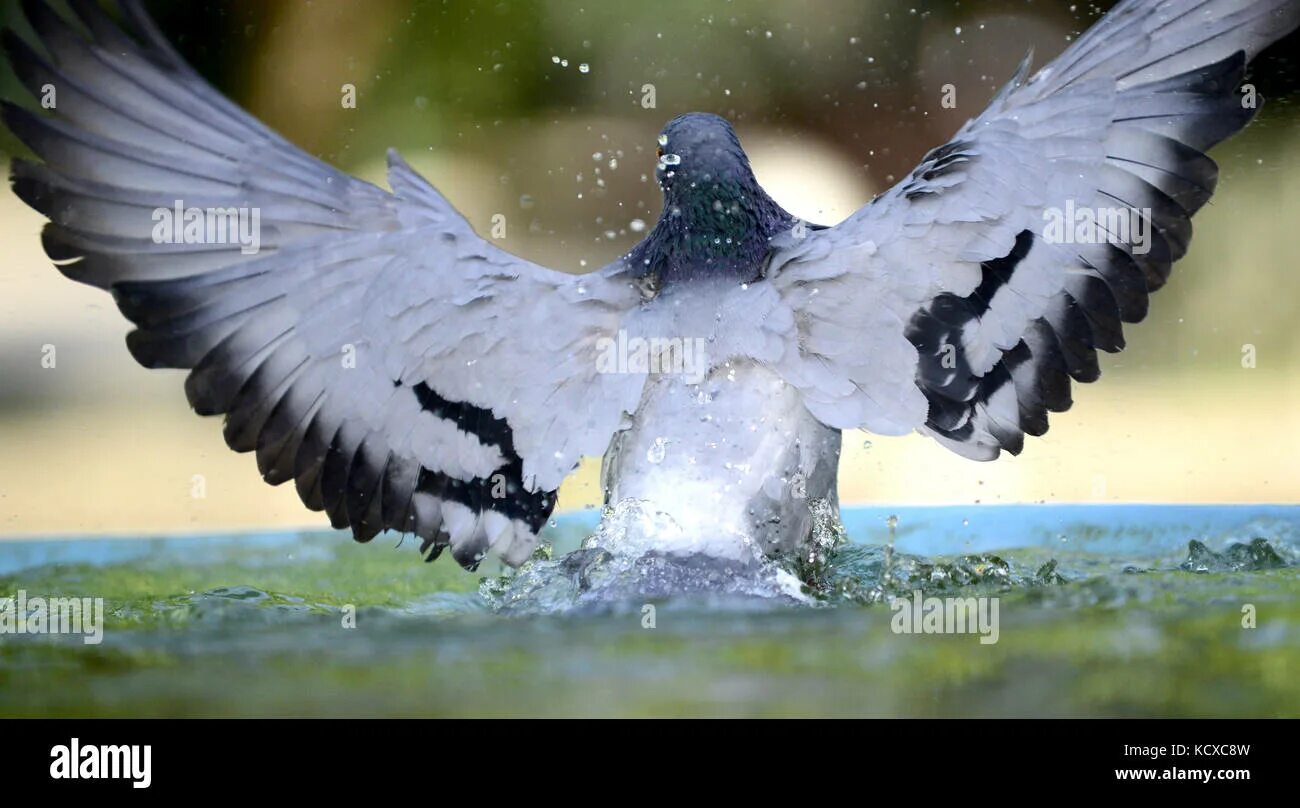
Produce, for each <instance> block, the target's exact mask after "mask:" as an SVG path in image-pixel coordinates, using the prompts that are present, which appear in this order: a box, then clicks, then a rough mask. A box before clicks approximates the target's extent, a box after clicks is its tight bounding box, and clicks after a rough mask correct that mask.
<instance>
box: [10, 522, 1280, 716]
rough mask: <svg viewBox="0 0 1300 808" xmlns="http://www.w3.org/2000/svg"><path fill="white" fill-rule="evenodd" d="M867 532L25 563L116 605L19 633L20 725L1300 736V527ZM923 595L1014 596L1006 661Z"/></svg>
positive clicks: (212, 542)
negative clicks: (795, 552)
mask: <svg viewBox="0 0 1300 808" xmlns="http://www.w3.org/2000/svg"><path fill="white" fill-rule="evenodd" d="M844 516H845V519H844V521H845V526H846V534H847V536H845V537H840V536H838V535H833V534H827V533H826V532H825V531H823V533H822V535H823V537H824V539H825V541H824V542H823V544H822V545H821V546H819V547H817V548H814V552H811V553H810V554H809V555H808V556H807V557H805V558H802V559H799V560H798V561H797V562H794V563H790V564H787V565H784V566H777V565H750V566H745V567H736V568H730V567H728V568H724V567H722V566H719V565H717V564H716V563H715V564H700V563H694V562H684V561H682V560H680V559H674V558H671V557H656V556H650V557H647V558H640V559H636V560H632V559H628V558H625V557H622V556H620V555H618V554H617V553H612V554H611V553H610V552H608V550H607V548H603V547H601V546H600V545H601V544H609V543H610V541H608V540H606V539H607V538H608V537H602V536H601V535H600V534H597V535H595V536H592V532H593V528H594V526H595V523H596V521H597V515H596V514H594V513H581V514H570V515H567V516H564V517H561V518H560V519H559V520H558V521H557V524H556V525H555V527H554V528H552V529H550V530H549V531H548V533H549V539H550V540H551V541H552V542H553V543H554V545H555V549H554V551H553V552H552V555H551V557H550V558H549V559H548V558H544V557H539V558H538V559H537V560H535V561H533V562H531V563H530V564H529V565H528V566H526V567H525V568H523V569H521V570H520V571H519V572H518V573H516V574H514V575H513V576H506V577H502V576H500V575H499V573H500V572H501V571H500V570H491V571H489V572H488V574H487V575H483V574H479V575H469V574H466V573H463V572H461V571H460V570H459V568H457V567H455V565H453V564H445V563H435V564H430V565H426V564H422V563H420V562H419V560H418V555H417V554H416V551H415V547H414V543H412V542H407V543H405V545H403V546H402V547H400V548H398V549H396V550H394V549H392V545H393V544H394V543H395V540H390V541H388V542H387V545H388V546H385V537H380V538H378V539H376V540H375V541H374V542H373V543H372V544H371V545H369V546H361V545H356V544H354V543H353V542H351V541H350V540H348V539H347V538H346V537H344V536H343V535H342V534H336V533H313V534H304V535H298V534H252V535H250V534H243V535H232V536H215V537H202V538H199V537H192V538H165V539H130V540H128V539H104V538H100V539H63V540H46V541H37V540H30V541H29V540H6V541H4V542H0V597H6V596H13V595H15V594H16V592H17V591H18V590H19V589H22V590H24V591H25V592H26V594H27V596H28V597H36V596H41V597H45V596H78V597H85V596H90V597H102V598H104V600H105V628H104V635H103V642H102V643H101V644H98V645H88V644H85V643H84V642H83V640H82V638H81V637H78V636H72V635H64V636H50V635H12V634H5V635H0V714H3V715H47V714H53V715H665V714H670V715H806V714H807V715H920V716H943V715H976V716H1005V715H1014V716H1035V715H1116V716H1128V715H1198V716H1200V715H1209V716H1228V715H1248V716H1277V715H1280V716H1296V715H1298V714H1300V677H1298V676H1297V671H1298V670H1300V668H1297V663H1298V662H1300V601H1298V600H1297V594H1300V573H1298V570H1300V566H1297V562H1300V507H1296V506H1231V507H1225V506H1127V505H1125V506H1119V505H1111V506H1044V505H1038V506H976V507H953V508H888V509H886V508H854V509H848V510H846V511H845V514H844ZM891 516H892V517H894V520H893V527H892V529H891V527H890V522H891V519H890V517H891ZM572 550H579V552H578V553H577V554H573V555H566V553H568V552H569V551H572ZM917 590H920V591H922V593H923V595H924V596H928V597H962V598H967V597H972V598H974V597H986V598H993V597H996V598H997V599H998V601H997V602H998V604H999V609H998V612H997V613H998V616H999V622H1000V626H999V630H998V636H997V642H996V643H992V644H987V643H981V642H980V638H979V636H977V635H975V634H918V633H908V634H903V633H895V631H894V630H892V628H891V626H892V625H893V623H894V618H895V617H896V614H897V612H896V610H895V609H893V608H891V605H890V604H891V599H892V598H893V597H895V596H901V597H904V598H909V597H911V596H912V593H913V592H915V591H917ZM1252 620H1253V626H1254V627H1253V628H1251V627H1244V624H1248V623H1251V621H1252ZM353 626H354V627H353Z"/></svg>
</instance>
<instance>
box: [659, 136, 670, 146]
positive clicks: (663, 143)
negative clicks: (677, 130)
mask: <svg viewBox="0 0 1300 808" xmlns="http://www.w3.org/2000/svg"><path fill="white" fill-rule="evenodd" d="M659 145H660V146H667V145H668V136H667V135H660V136H659Z"/></svg>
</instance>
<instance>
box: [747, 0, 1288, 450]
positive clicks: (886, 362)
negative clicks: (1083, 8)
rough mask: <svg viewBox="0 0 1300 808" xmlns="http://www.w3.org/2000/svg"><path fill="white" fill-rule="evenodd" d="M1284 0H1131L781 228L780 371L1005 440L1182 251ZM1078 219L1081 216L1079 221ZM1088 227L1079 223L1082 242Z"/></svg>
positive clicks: (1082, 372)
mask: <svg viewBox="0 0 1300 808" xmlns="http://www.w3.org/2000/svg"><path fill="white" fill-rule="evenodd" d="M1297 22H1300V3H1297V2H1295V0H1165V1H1164V2H1156V1H1155V0H1125V1H1124V2H1122V3H1120V4H1119V5H1118V6H1116V8H1115V9H1114V10H1113V11H1111V12H1110V14H1108V15H1107V16H1106V17H1104V18H1103V19H1102V20H1100V21H1099V22H1098V23H1097V24H1096V25H1095V26H1094V27H1093V28H1092V29H1090V30H1089V31H1088V32H1087V33H1085V34H1084V35H1083V36H1082V37H1080V38H1079V39H1078V40H1077V41H1076V42H1075V43H1074V44H1073V45H1071V46H1070V47H1069V48H1068V49H1067V50H1066V51H1065V52H1064V53H1063V54H1062V55H1061V56H1060V57H1059V58H1058V59H1056V60H1055V61H1054V62H1052V63H1051V64H1049V65H1048V66H1047V67H1045V68H1043V69H1042V70H1040V71H1039V72H1038V73H1037V74H1035V75H1034V76H1033V77H1032V78H1029V79H1028V80H1025V75H1026V70H1027V65H1022V66H1021V69H1020V71H1019V72H1018V74H1017V76H1016V77H1015V79H1014V80H1013V81H1012V82H1011V84H1010V85H1008V86H1007V87H1006V88H1004V89H1003V90H1002V92H1001V93H1000V94H999V95H998V96H997V97H996V98H995V99H994V100H993V101H992V103H991V104H990V105H989V107H988V109H986V110H985V111H984V112H983V114H981V115H980V116H979V117H978V118H976V119H974V120H972V121H970V122H969V123H967V124H966V125H965V126H964V127H962V129H961V130H960V131H959V132H958V133H957V135H956V136H955V137H954V138H953V139H952V141H951V142H949V143H947V144H946V145H944V146H942V147H940V148H937V149H935V150H933V151H932V152H930V153H929V154H928V155H926V157H925V159H924V160H923V161H922V163H921V165H920V166H918V167H917V168H916V170H915V171H914V172H912V174H911V176H910V177H908V178H906V179H905V180H903V181H902V182H901V183H899V184H898V185H897V186H895V187H894V188H893V189H891V190H890V191H888V192H887V193H885V194H883V195H881V196H880V197H878V198H877V199H876V200H874V201H873V202H872V203H871V204H869V205H867V206H866V207H864V208H862V209H861V210H859V211H858V212H857V213H855V214H854V215H853V216H852V217H850V218H849V219H847V220H846V221H844V222H843V223H841V224H840V225H838V226H836V227H834V228H831V229H829V230H825V231H822V232H813V233H809V234H808V235H807V237H806V238H803V239H799V240H796V239H795V238H794V236H795V235H799V234H797V233H792V234H787V235H786V236H785V237H784V242H783V249H781V250H780V251H778V252H777V254H776V255H775V256H774V258H773V261H772V264H771V267H770V269H769V277H770V278H771V279H772V283H773V285H774V286H775V287H776V289H777V290H778V291H779V293H780V294H781V295H782V297H783V299H784V300H785V302H786V304H787V305H788V306H789V308H790V310H791V313H792V314H793V315H794V316H793V318H792V321H791V324H790V327H789V333H788V334H787V339H788V345H789V349H788V350H787V351H786V352H785V354H784V356H783V357H782V359H781V360H780V362H779V363H778V369H779V370H780V371H781V372H782V373H783V374H784V375H785V377H786V379H787V380H788V381H790V383H792V384H794V385H796V386H798V387H800V388H801V389H802V390H803V393H804V397H805V401H806V403H807V405H808V407H809V409H810V411H811V412H812V413H813V414H814V415H815V416H816V417H818V418H819V419H821V420H822V421H824V422H825V423H826V424H828V425H830V426H835V427H840V428H853V427H865V428H867V429H871V430H873V431H877V432H881V433H885V434H901V433H905V432H908V431H910V430H912V429H920V430H921V431H922V432H924V433H927V434H930V435H933V436H934V437H935V438H936V439H938V440H939V441H940V442H941V443H942V444H944V445H945V446H947V447H949V448H951V449H952V450H954V451H956V452H958V453H960V454H962V455H965V456H967V457H971V458H975V459H979V460H988V459H992V458H995V457H997V455H998V453H999V451H1000V450H1002V449H1006V450H1007V451H1010V452H1012V453H1017V452H1019V451H1020V449H1021V447H1022V444H1023V440H1024V435H1026V434H1030V435H1041V434H1042V433H1043V432H1045V431H1046V430H1047V413H1048V412H1049V411H1052V412H1059V411H1062V410H1065V409H1067V408H1068V407H1069V406H1070V404H1071V398H1070V379H1074V380H1075V381H1079V382H1090V381H1093V380H1095V379H1096V378H1097V377H1098V375H1099V371H1098V367H1097V354H1096V351H1097V350H1103V351H1111V352H1113V351H1118V350H1120V349H1121V348H1123V346H1124V336H1123V332H1122V329H1121V323H1132V322H1137V321H1139V320H1141V319H1142V318H1143V317H1144V316H1145V315H1146V311H1147V297H1148V295H1149V294H1150V293H1152V292H1154V291H1155V290H1157V289H1159V288H1160V287H1161V286H1162V285H1164V283H1165V281H1166V279H1167V278H1168V277H1169V272H1170V267H1171V265H1172V264H1173V262H1174V261H1176V260H1178V259H1179V258H1181V257H1182V256H1183V254H1184V253H1185V252H1186V251H1187V245H1188V240H1189V239H1190V238H1191V216H1192V215H1193V214H1194V213H1196V211H1197V210H1199V209H1200V208H1201V206H1202V205H1204V204H1205V203H1206V201H1207V200H1209V198H1210V195H1211V193H1212V192H1213V190H1214V186H1215V181H1216V178H1217V168H1216V166H1215V164H1214V161H1213V160H1211V159H1210V158H1209V157H1207V156H1206V155H1205V154H1204V152H1205V151H1206V150H1207V149H1209V148H1210V147H1211V146H1213V145H1214V144H1216V143H1218V142H1220V141H1222V140H1224V139H1225V138H1227V137H1228V136H1230V135H1232V134H1233V133H1235V132H1236V131H1238V130H1239V129H1241V128H1242V127H1243V126H1245V125H1246V123H1247V122H1248V121H1249V120H1250V118H1251V116H1252V115H1253V113H1254V109H1253V108H1251V106H1250V105H1248V104H1247V103H1244V101H1243V99H1244V98H1245V97H1244V96H1243V94H1242V93H1240V92H1239V91H1238V87H1239V85H1240V83H1241V80H1242V77H1243V73H1244V70H1245V66H1246V63H1247V61H1248V59H1249V58H1251V57H1253V56H1254V55H1255V54H1256V53H1258V52H1259V51H1260V50H1261V49H1262V48H1263V47H1265V46H1266V45H1267V44H1268V43H1270V42H1272V41H1273V40H1275V39H1278V38H1280V37H1282V36H1283V35H1285V34H1286V33H1288V32H1289V31H1291V30H1293V29H1294V28H1295V27H1296V25H1297ZM1089 220H1091V224H1089ZM1080 236H1082V238H1080Z"/></svg>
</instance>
